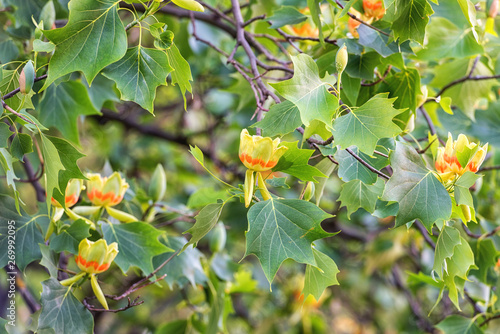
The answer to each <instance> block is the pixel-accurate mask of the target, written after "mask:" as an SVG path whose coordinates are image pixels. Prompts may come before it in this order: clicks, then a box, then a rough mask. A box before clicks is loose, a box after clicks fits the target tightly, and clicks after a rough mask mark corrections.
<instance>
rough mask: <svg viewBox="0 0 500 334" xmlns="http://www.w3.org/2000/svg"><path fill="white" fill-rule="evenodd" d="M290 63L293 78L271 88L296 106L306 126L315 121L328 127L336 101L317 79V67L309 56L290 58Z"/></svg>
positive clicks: (324, 83) (324, 84)
mask: <svg viewBox="0 0 500 334" xmlns="http://www.w3.org/2000/svg"><path fill="white" fill-rule="evenodd" d="M292 61H293V64H294V75H293V78H292V79H289V80H286V81H282V82H278V83H275V84H271V86H273V87H274V88H275V89H276V90H277V91H278V92H279V93H280V94H281V95H283V97H285V98H286V99H287V100H289V101H290V102H292V103H293V104H295V105H296V106H297V108H298V109H299V112H300V118H301V120H302V123H304V124H305V125H306V126H307V125H309V122H311V121H312V120H315V119H317V120H320V121H322V122H323V123H325V124H326V125H327V126H330V124H331V122H332V116H333V113H334V112H335V110H336V109H337V108H338V106H339V103H338V100H337V99H336V98H335V96H333V95H332V94H330V93H329V92H328V87H329V85H328V83H326V82H324V81H323V80H321V78H320V77H319V71H318V66H317V65H316V63H315V62H314V60H313V59H312V58H311V57H310V56H308V55H306V54H299V55H298V56H292Z"/></svg>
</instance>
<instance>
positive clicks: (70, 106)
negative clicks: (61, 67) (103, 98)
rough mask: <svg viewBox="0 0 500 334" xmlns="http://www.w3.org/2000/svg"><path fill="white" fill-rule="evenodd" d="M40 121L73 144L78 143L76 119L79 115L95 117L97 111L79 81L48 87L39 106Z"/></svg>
mask: <svg viewBox="0 0 500 334" xmlns="http://www.w3.org/2000/svg"><path fill="white" fill-rule="evenodd" d="M38 111H39V112H40V121H41V122H42V123H43V124H44V125H45V126H53V127H55V128H57V129H58V130H59V131H61V133H62V135H63V136H64V137H65V138H67V139H69V140H71V141H72V142H74V143H77V144H78V143H79V142H80V141H79V136H78V126H77V118H78V117H79V116H80V115H96V114H99V111H98V110H97V109H96V108H95V107H94V105H93V104H92V101H90V98H89V94H88V92H87V88H86V87H85V85H84V84H82V83H81V82H79V81H66V82H61V83H60V84H59V85H55V84H53V85H50V86H49V87H48V88H47V90H46V91H45V93H44V95H43V98H42V100H41V101H40V105H39V107H38Z"/></svg>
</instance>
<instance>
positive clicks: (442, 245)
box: [432, 226, 461, 278]
mask: <svg viewBox="0 0 500 334" xmlns="http://www.w3.org/2000/svg"><path fill="white" fill-rule="evenodd" d="M460 243H461V242H460V232H458V230H457V229H456V228H454V227H449V226H444V227H443V230H442V231H441V233H440V234H439V237H438V240H437V242H436V250H435V252H434V265H433V267H432V270H433V271H434V272H436V273H437V274H438V275H439V277H440V278H443V269H444V270H446V263H445V261H446V259H449V258H451V257H452V256H453V253H454V251H455V246H457V245H460Z"/></svg>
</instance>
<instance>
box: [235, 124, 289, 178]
mask: <svg viewBox="0 0 500 334" xmlns="http://www.w3.org/2000/svg"><path fill="white" fill-rule="evenodd" d="M279 145H280V139H279V138H276V139H275V140H272V139H271V138H270V137H261V136H250V134H249V133H248V130H247V129H243V131H241V135H240V151H239V156H240V160H241V162H243V164H244V165H245V167H247V168H248V169H250V170H253V171H256V172H265V171H267V170H270V169H272V168H273V167H274V166H276V164H277V163H278V161H279V159H280V158H281V156H282V155H283V154H284V153H285V151H286V150H288V147H286V146H279Z"/></svg>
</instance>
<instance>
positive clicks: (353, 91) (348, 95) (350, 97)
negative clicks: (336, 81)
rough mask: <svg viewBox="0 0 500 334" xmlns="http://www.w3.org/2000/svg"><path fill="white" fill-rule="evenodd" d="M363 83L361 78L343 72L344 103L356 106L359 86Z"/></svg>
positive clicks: (342, 93) (342, 91) (342, 94)
mask: <svg viewBox="0 0 500 334" xmlns="http://www.w3.org/2000/svg"><path fill="white" fill-rule="evenodd" d="M360 85H361V79H360V78H353V77H351V76H350V75H348V74H347V72H345V71H344V72H342V90H341V92H340V94H341V95H340V96H341V98H342V100H343V101H344V103H346V104H348V105H350V106H355V105H356V103H357V101H358V96H359V87H360Z"/></svg>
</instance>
